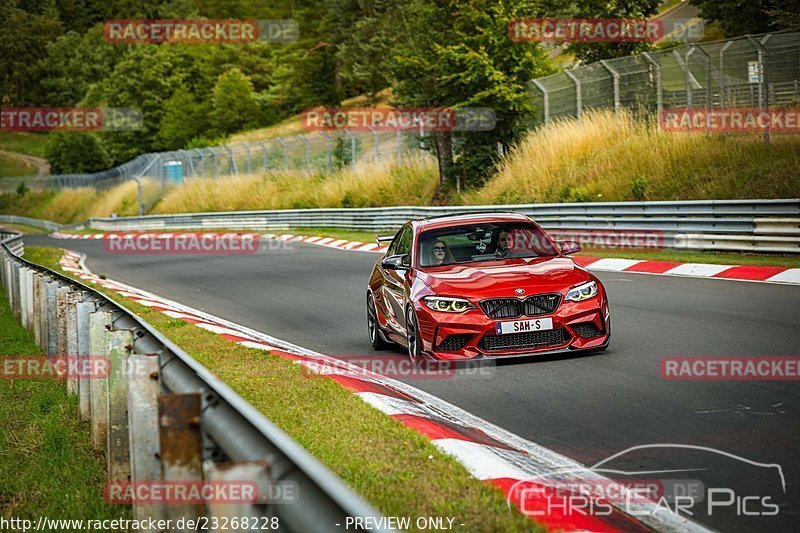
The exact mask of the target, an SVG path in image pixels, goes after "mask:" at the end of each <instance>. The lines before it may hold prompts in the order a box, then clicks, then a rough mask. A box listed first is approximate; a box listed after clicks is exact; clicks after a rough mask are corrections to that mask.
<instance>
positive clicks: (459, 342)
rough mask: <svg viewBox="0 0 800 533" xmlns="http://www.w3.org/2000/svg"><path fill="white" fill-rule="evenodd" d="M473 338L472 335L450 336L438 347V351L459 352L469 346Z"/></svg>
mask: <svg viewBox="0 0 800 533" xmlns="http://www.w3.org/2000/svg"><path fill="white" fill-rule="evenodd" d="M471 337H472V335H470V334H458V335H448V336H447V337H445V339H444V340H443V341H442V342H441V343H440V344H439V346H437V347H436V350H437V351H440V352H457V351H458V350H460V349H461V348H463V347H464V345H465V344H467V341H469V339H470V338H471Z"/></svg>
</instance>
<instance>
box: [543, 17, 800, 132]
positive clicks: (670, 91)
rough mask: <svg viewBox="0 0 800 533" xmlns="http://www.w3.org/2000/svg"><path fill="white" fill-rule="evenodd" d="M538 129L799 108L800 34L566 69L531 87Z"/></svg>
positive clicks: (743, 39) (719, 43)
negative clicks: (692, 112) (645, 116)
mask: <svg viewBox="0 0 800 533" xmlns="http://www.w3.org/2000/svg"><path fill="white" fill-rule="evenodd" d="M529 89H530V91H531V95H532V97H533V99H534V102H535V104H536V108H537V110H538V114H537V117H536V124H537V125H539V124H546V123H547V122H549V121H550V120H552V119H555V118H559V117H578V118H579V117H580V116H581V115H582V114H583V113H584V112H585V111H586V110H588V109H596V108H611V109H615V110H620V109H623V108H627V109H631V110H632V111H633V112H634V113H637V114H639V113H652V112H654V111H655V112H661V110H663V109H670V108H692V107H696V108H709V109H712V108H730V107H747V108H769V107H790V106H796V107H800V33H797V32H794V33H791V32H786V33H768V34H763V35H751V36H746V37H740V38H736V39H729V40H726V41H717V42H712V43H702V44H684V45H680V46H676V47H674V48H668V49H664V50H659V51H657V52H649V53H642V54H638V55H634V56H629V57H621V58H617V59H610V60H607V61H600V62H598V63H591V64H588V65H584V66H580V67H577V68H575V69H572V70H565V71H563V72H560V73H558V74H553V75H552V76H547V77H544V78H539V79H536V80H532V81H531V82H530V84H529Z"/></svg>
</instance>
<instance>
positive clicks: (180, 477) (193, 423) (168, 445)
mask: <svg viewBox="0 0 800 533" xmlns="http://www.w3.org/2000/svg"><path fill="white" fill-rule="evenodd" d="M158 423H159V438H160V447H161V474H162V477H163V479H164V481H201V480H202V465H203V462H202V442H203V441H202V434H201V431H200V395H199V394H197V393H190V394H169V395H167V394H163V395H160V396H159V397H158ZM166 512H167V518H170V519H175V520H177V519H179V518H186V519H187V520H188V519H192V520H194V519H196V518H197V517H198V516H200V515H202V514H203V506H202V505H192V504H184V505H179V504H175V505H168V506H167V511H166ZM186 531H190V530H186ZM191 531H194V530H191Z"/></svg>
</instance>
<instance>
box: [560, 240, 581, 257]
mask: <svg viewBox="0 0 800 533" xmlns="http://www.w3.org/2000/svg"><path fill="white" fill-rule="evenodd" d="M558 246H559V248H561V253H562V254H564V255H569V254H574V253H578V252H580V251H581V245H580V244H578V243H577V242H575V241H558Z"/></svg>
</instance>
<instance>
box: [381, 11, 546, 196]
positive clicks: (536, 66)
mask: <svg viewBox="0 0 800 533" xmlns="http://www.w3.org/2000/svg"><path fill="white" fill-rule="evenodd" d="M534 8H535V6H534V5H533V4H532V3H531V2H527V1H516V2H493V1H491V0H409V1H408V3H407V5H405V6H402V7H400V6H398V9H397V11H396V12H395V16H396V17H397V21H398V23H397V26H396V27H397V31H398V41H397V44H396V46H395V52H394V55H393V57H391V58H390V60H389V68H390V72H391V74H392V79H393V88H394V95H395V97H396V100H397V104H398V105H401V106H408V107H429V106H442V107H451V108H464V107H484V108H490V109H492V110H494V112H495V113H496V117H497V123H496V125H495V128H494V129H493V130H492V131H488V132H463V133H462V132H451V131H440V132H436V133H435V134H434V145H435V149H436V154H437V158H438V161H439V173H440V179H441V182H442V184H443V185H446V184H448V183H449V182H450V181H452V180H453V179H454V178H455V177H456V175H459V176H461V177H462V178H463V181H464V183H465V184H467V185H470V184H471V185H475V184H478V183H480V182H481V181H482V180H483V179H485V177H486V176H488V175H489V174H490V173H491V172H492V170H493V169H494V167H495V164H496V162H497V161H498V159H499V155H498V154H497V149H496V146H497V143H498V142H501V143H504V144H513V143H515V142H517V141H518V140H519V139H520V138H521V136H522V134H523V133H524V132H525V131H526V130H527V128H528V125H529V123H530V121H531V119H532V117H533V113H534V109H533V105H532V103H531V98H530V95H529V93H528V89H527V87H526V83H527V82H528V81H529V80H530V79H532V78H535V77H538V76H542V75H544V74H548V73H550V72H551V67H550V66H549V63H548V61H547V58H546V56H545V54H544V52H543V50H542V48H541V47H540V46H539V45H538V44H532V43H517V42H513V41H512V40H511V39H509V38H508V24H509V23H510V22H511V21H512V20H515V19H518V18H524V17H528V16H530V14H531V13H532V12H533V10H534ZM454 141H455V142H454Z"/></svg>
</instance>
